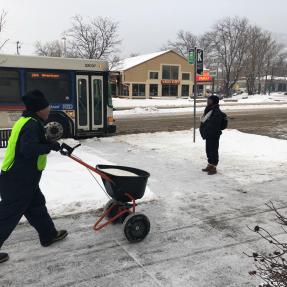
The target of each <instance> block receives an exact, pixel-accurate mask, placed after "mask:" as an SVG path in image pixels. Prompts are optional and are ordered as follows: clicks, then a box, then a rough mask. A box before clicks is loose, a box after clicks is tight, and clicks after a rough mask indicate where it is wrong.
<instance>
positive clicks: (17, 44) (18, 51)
mask: <svg viewBox="0 0 287 287" xmlns="http://www.w3.org/2000/svg"><path fill="white" fill-rule="evenodd" d="M20 49H21V45H20V41H17V42H16V50H17V55H20Z"/></svg>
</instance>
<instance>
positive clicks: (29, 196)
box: [0, 176, 57, 248]
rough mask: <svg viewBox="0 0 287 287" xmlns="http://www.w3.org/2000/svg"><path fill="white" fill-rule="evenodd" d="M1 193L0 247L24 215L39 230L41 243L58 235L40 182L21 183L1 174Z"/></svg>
mask: <svg viewBox="0 0 287 287" xmlns="http://www.w3.org/2000/svg"><path fill="white" fill-rule="evenodd" d="M0 195H1V202H0V248H1V246H2V245H3V243H4V242H5V240H6V239H7V238H8V237H9V236H10V234H11V233H12V231H13V230H14V229H15V227H16V226H17V224H18V223H19V221H20V219H21V217H22V216H23V215H24V216H25V217H26V218H27V220H28V222H29V223H30V224H31V225H32V226H33V227H34V228H35V229H36V230H37V232H38V234H39V238H40V242H41V243H45V242H49V241H50V240H51V239H52V238H54V237H55V236H56V233H57V231H56V229H55V226H54V223H53V221H52V219H51V217H50V215H49V213H48V211H47V208H46V200H45V197H44V195H43V194H42V192H41V190H40V188H39V185H38V184H37V185H27V184H23V183H22V184H20V183H19V182H17V181H15V180H14V181H13V180H11V179H9V180H8V179H6V178H3V176H0Z"/></svg>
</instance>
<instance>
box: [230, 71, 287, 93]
mask: <svg viewBox="0 0 287 287" xmlns="http://www.w3.org/2000/svg"><path fill="white" fill-rule="evenodd" d="M255 88H256V92H257V93H263V92H287V77H277V76H271V75H268V76H265V77H261V78H260V81H259V78H256V80H255ZM235 90H240V91H242V92H247V83H246V78H241V79H240V80H239V81H238V82H237V88H236V89H235Z"/></svg>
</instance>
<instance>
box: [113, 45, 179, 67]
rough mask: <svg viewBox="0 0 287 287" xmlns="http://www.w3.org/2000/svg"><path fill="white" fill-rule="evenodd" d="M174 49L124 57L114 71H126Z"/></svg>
mask: <svg viewBox="0 0 287 287" xmlns="http://www.w3.org/2000/svg"><path fill="white" fill-rule="evenodd" d="M172 51H173V50H166V51H161V52H156V53H151V54H145V55H140V56H136V57H130V58H126V59H123V60H121V61H120V62H119V64H118V65H116V66H115V67H114V68H113V71H125V70H128V69H130V68H132V67H134V66H137V65H140V64H142V63H144V62H146V61H149V60H151V59H154V58H156V57H158V56H161V55H163V54H166V53H168V52H172Z"/></svg>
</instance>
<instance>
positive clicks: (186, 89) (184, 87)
mask: <svg viewBox="0 0 287 287" xmlns="http://www.w3.org/2000/svg"><path fill="white" fill-rule="evenodd" d="M181 96H182V97H188V96H189V85H182V87H181Z"/></svg>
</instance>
